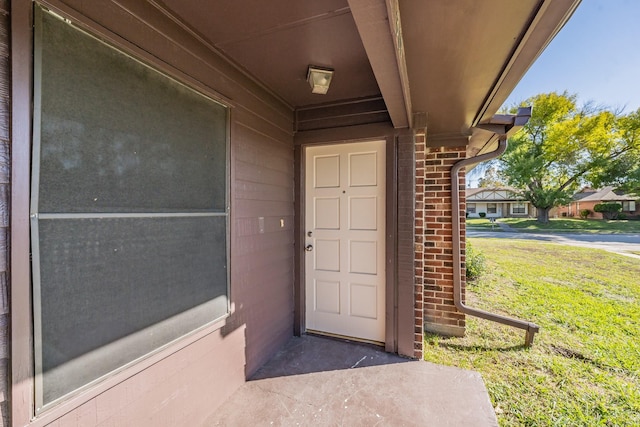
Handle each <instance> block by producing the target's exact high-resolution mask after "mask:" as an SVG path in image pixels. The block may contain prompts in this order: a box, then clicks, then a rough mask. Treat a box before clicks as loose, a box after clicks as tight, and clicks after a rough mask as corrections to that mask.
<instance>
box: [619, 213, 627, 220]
mask: <svg viewBox="0 0 640 427" xmlns="http://www.w3.org/2000/svg"><path fill="white" fill-rule="evenodd" d="M617 219H627V214H625V213H619V214H618V218H617Z"/></svg>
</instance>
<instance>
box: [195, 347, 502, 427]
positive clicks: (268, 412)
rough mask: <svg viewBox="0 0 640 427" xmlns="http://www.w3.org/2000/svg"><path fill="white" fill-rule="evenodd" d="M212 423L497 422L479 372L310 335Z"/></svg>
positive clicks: (271, 364)
mask: <svg viewBox="0 0 640 427" xmlns="http://www.w3.org/2000/svg"><path fill="white" fill-rule="evenodd" d="M206 425H207V426H234V427H235V426H435V427H439V426H497V425H498V423H497V421H496V417H495V413H494V411H493V407H492V406H491V402H490V401H489V396H488V394H487V390H486V388H485V386H484V382H483V381H482V378H481V377H480V374H478V373H477V372H473V371H467V370H463V369H458V368H451V367H446V366H440V365H436V364H432V363H428V362H424V361H415V360H408V359H404V358H401V357H398V356H396V355H393V354H389V353H385V352H384V351H383V349H382V348H378V347H375V346H373V345H367V344H361V343H354V342H347V341H341V340H335V339H331V338H323V337H317V336H311V335H305V336H302V337H300V338H292V339H291V340H290V341H289V343H288V344H287V345H286V346H285V347H284V348H283V349H282V350H281V351H280V352H278V353H277V354H276V355H275V356H274V357H273V359H271V360H270V361H269V362H268V363H267V364H266V365H265V366H263V367H262V368H261V369H260V370H259V371H258V372H257V373H256V374H255V375H254V376H253V377H252V378H251V379H250V380H249V381H248V382H247V383H245V385H244V386H242V387H241V388H240V389H239V390H238V391H236V392H235V393H234V394H233V395H232V396H231V397H230V398H229V399H228V400H227V401H226V402H225V403H223V404H222V406H221V407H220V409H219V410H217V411H216V413H215V414H214V416H212V417H210V418H209V419H208V420H207V423H206Z"/></svg>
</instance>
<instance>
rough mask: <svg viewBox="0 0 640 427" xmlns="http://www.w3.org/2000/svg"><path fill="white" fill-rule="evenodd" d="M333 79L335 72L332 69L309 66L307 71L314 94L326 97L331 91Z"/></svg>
mask: <svg viewBox="0 0 640 427" xmlns="http://www.w3.org/2000/svg"><path fill="white" fill-rule="evenodd" d="M332 78H333V70H332V69H331V68H322V67H316V66H313V65H309V69H308V70H307V81H308V82H309V85H310V86H311V92H312V93H319V94H321V95H325V94H326V93H327V91H328V90H329V85H330V84H331V79H332Z"/></svg>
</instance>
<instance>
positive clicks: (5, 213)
mask: <svg viewBox="0 0 640 427" xmlns="http://www.w3.org/2000/svg"><path fill="white" fill-rule="evenodd" d="M9 32H10V25H9V3H8V1H7V0H2V1H0V414H1V415H2V426H8V425H9V421H10V418H9V397H10V395H9V363H10V360H9V348H10V347H9V289H8V284H9V279H8V275H9V272H8V265H9V262H8V261H9V246H8V245H9V194H10V175H11V165H10V162H11V157H10V154H9V152H10V150H9V144H10V135H9V132H10V121H11V107H10V105H11V98H10V96H11V93H10V87H11V85H10V81H11V80H10V75H11V71H10V70H11V63H10V59H9V58H10V47H9V43H10V42H9Z"/></svg>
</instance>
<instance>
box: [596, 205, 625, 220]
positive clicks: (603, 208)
mask: <svg viewBox="0 0 640 427" xmlns="http://www.w3.org/2000/svg"><path fill="white" fill-rule="evenodd" d="M593 210H594V211H596V212H600V213H601V214H602V218H604V219H616V218H618V213H620V211H621V210H622V205H621V204H620V203H598V204H597V205H595V206H594V207H593Z"/></svg>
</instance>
